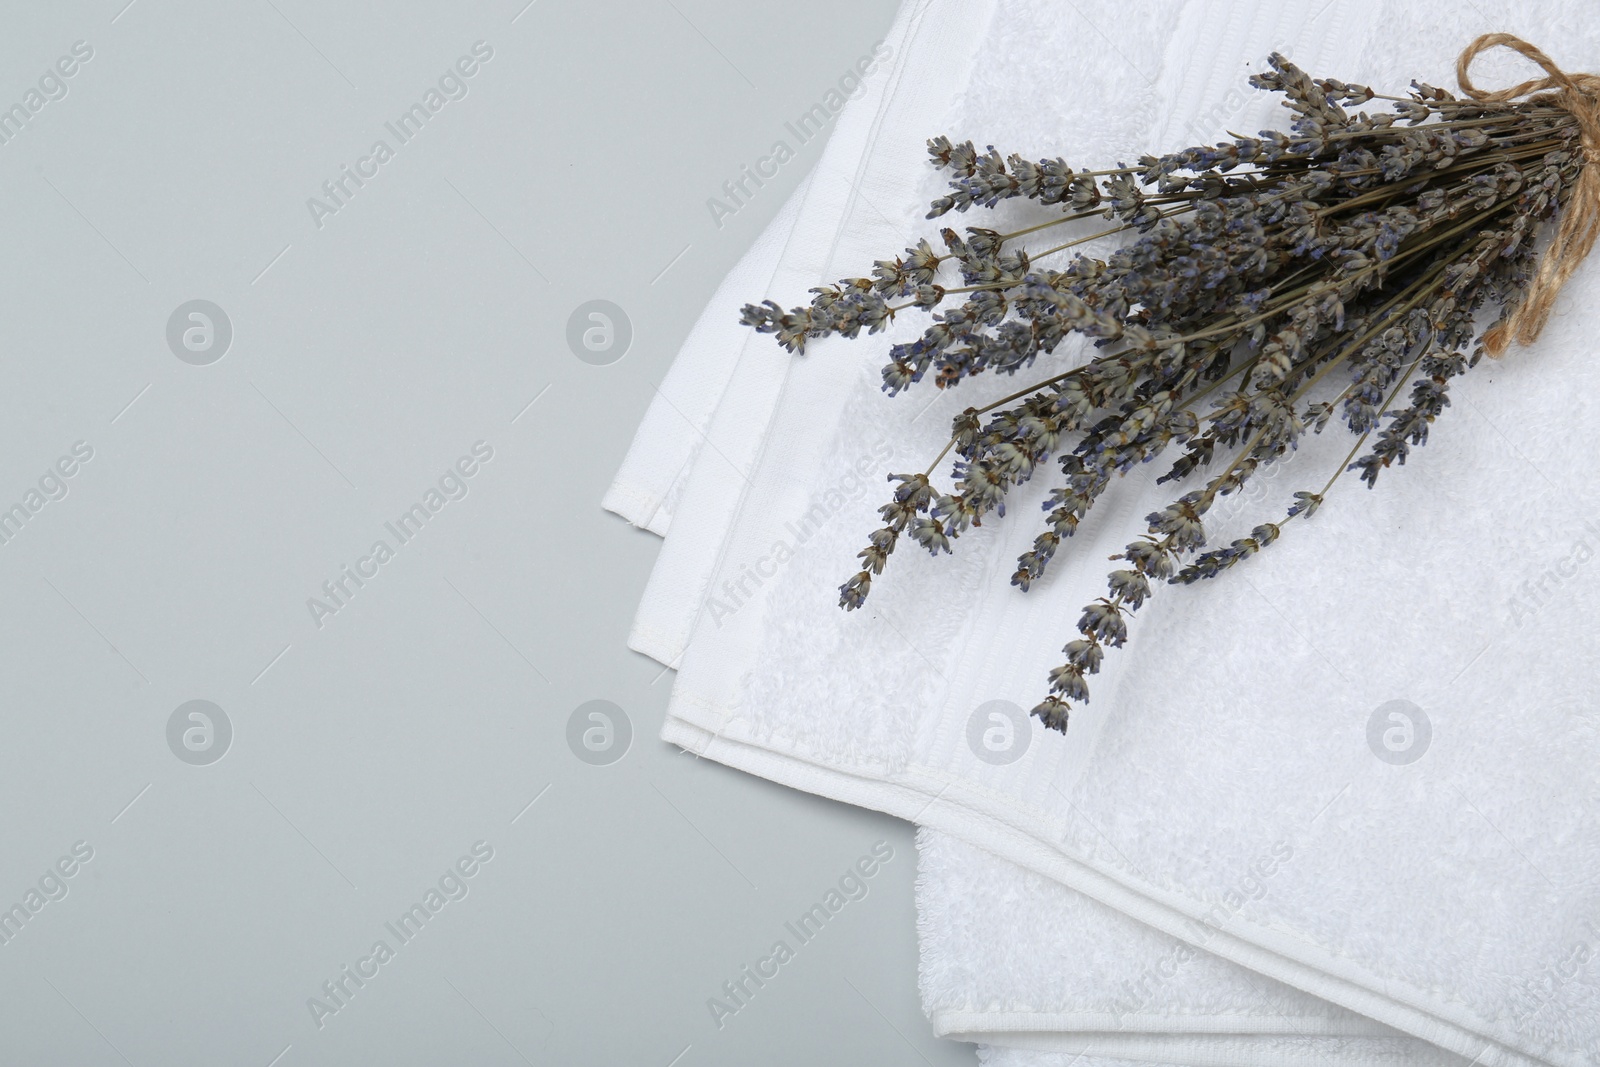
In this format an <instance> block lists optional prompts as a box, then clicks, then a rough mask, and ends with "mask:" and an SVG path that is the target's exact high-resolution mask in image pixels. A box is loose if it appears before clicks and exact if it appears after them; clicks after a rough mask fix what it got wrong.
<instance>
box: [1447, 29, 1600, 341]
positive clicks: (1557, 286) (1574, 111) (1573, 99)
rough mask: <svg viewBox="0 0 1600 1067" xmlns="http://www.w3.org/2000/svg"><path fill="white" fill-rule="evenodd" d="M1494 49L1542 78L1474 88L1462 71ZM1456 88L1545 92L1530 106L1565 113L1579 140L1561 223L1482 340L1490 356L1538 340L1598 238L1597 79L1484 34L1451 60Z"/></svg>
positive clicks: (1479, 93) (1487, 96) (1497, 94)
mask: <svg viewBox="0 0 1600 1067" xmlns="http://www.w3.org/2000/svg"><path fill="white" fill-rule="evenodd" d="M1498 47H1504V48H1509V49H1511V50H1513V51H1515V52H1520V53H1521V54H1522V55H1524V56H1527V57H1528V58H1529V59H1531V60H1533V61H1534V62H1535V63H1537V64H1539V66H1541V67H1543V68H1544V70H1545V73H1546V75H1547V77H1544V78H1536V79H1533V80H1531V81H1525V82H1523V83H1521V84H1520V85H1513V86H1511V87H1510V88H1509V89H1496V90H1494V91H1493V92H1486V91H1484V90H1482V89H1479V88H1478V87H1477V86H1475V85H1473V84H1472V79H1471V78H1469V77H1468V76H1467V68H1468V67H1470V66H1472V61H1473V60H1474V59H1476V58H1477V57H1478V55H1479V54H1480V53H1482V52H1486V51H1488V50H1489V49H1491V48H1498ZM1456 84H1458V85H1459V86H1460V87H1461V91H1462V92H1463V93H1466V94H1467V95H1468V96H1470V97H1471V98H1472V99H1474V100H1478V101H1481V102H1483V103H1509V102H1511V101H1513V100H1515V99H1517V98H1518V97H1521V96H1528V95H1529V94H1532V93H1547V94H1548V95H1546V96H1543V97H1539V98H1537V100H1536V102H1539V103H1548V104H1550V105H1552V106H1555V107H1559V108H1562V109H1564V110H1566V111H1567V112H1568V113H1570V114H1571V115H1572V117H1573V119H1574V120H1576V121H1577V123H1578V130H1579V133H1580V134H1581V136H1582V139H1583V152H1584V156H1585V164H1584V168H1583V170H1582V171H1581V172H1580V173H1579V175H1578V180H1577V181H1576V182H1574V183H1573V186H1572V193H1571V195H1570V197H1569V198H1568V200H1567V203H1566V204H1565V205H1564V206H1563V210H1562V213H1561V222H1560V223H1559V225H1557V227H1556V232H1555V236H1554V237H1553V238H1552V239H1551V241H1550V247H1549V248H1547V249H1546V250H1545V253H1544V255H1543V256H1542V257H1541V258H1540V260H1539V270H1538V273H1537V274H1535V275H1534V279H1533V282H1532V283H1531V284H1530V285H1529V286H1528V292H1527V295H1526V296H1525V297H1524V298H1523V300H1522V303H1521V304H1519V305H1517V308H1516V310H1515V311H1513V312H1512V313H1511V315H1510V316H1509V317H1507V318H1506V319H1504V320H1502V321H1500V322H1497V323H1495V325H1494V326H1492V327H1490V328H1489V329H1488V330H1487V331H1485V333H1484V335H1483V347H1484V348H1485V349H1486V350H1487V351H1488V353H1489V354H1490V355H1491V356H1499V355H1500V354H1501V353H1502V352H1504V351H1505V348H1506V345H1507V344H1508V343H1509V342H1511V341H1516V342H1517V343H1518V344H1521V345H1527V344H1532V343H1533V342H1534V341H1536V340H1537V339H1538V337H1539V331H1540V330H1543V329H1544V324H1545V322H1546V320H1548V319H1549V318H1550V309H1551V308H1552V307H1553V306H1554V305H1555V302H1556V297H1557V296H1559V295H1560V293H1561V287H1562V286H1563V285H1565V284H1566V281H1567V279H1568V278H1569V277H1571V276H1572V272H1573V271H1575V270H1577V269H1578V264H1579V263H1581V262H1583V257H1585V256H1587V255H1588V254H1589V250H1590V249H1591V248H1593V247H1594V242H1595V238H1596V237H1597V236H1600V75H1596V74H1568V73H1567V72H1566V71H1564V70H1562V69H1561V68H1560V67H1558V66H1556V64H1555V61H1554V60H1552V59H1551V58H1550V57H1549V56H1547V55H1545V54H1544V53H1543V52H1541V51H1540V50H1539V49H1537V48H1535V47H1534V46H1533V45H1531V44H1529V43H1528V42H1527V41H1524V40H1523V39H1522V38H1520V37H1518V36H1516V35H1515V34H1510V33H1486V34H1484V35H1483V36H1481V37H1479V38H1478V39H1477V40H1475V41H1473V42H1472V43H1471V44H1469V45H1467V47H1466V48H1465V49H1463V50H1462V52H1461V57H1460V58H1459V59H1457V60H1456Z"/></svg>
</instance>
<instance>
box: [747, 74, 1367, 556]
mask: <svg viewBox="0 0 1600 1067" xmlns="http://www.w3.org/2000/svg"><path fill="white" fill-rule="evenodd" d="M1314 69H1316V68H1314ZM1328 73H1334V74H1347V72H1346V71H1335V70H1329V71H1328ZM1018 147H1022V146H1018ZM777 295H781V294H777ZM817 351H819V352H820V351H822V347H821V346H819V347H818V349H817ZM1030 536H1031V534H1030ZM896 562H898V561H896Z"/></svg>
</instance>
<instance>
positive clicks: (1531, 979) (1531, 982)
mask: <svg viewBox="0 0 1600 1067" xmlns="http://www.w3.org/2000/svg"><path fill="white" fill-rule="evenodd" d="M1502 26H1504V22H1502ZM1454 29H1459V27H1453V32H1454ZM1397 38H1398V37H1397ZM1336 74H1346V72H1344V70H1339V72H1336ZM1355 77H1358V75H1355ZM821 350H822V349H821V347H819V350H818V352H821ZM834 352H837V349H835V350H830V352H829V355H832V354H834ZM811 358H816V357H814V355H813V357H811ZM1429 459H1432V461H1434V462H1440V461H1438V459H1435V458H1429ZM802 510H805V509H802ZM1320 523H1322V520H1320V518H1318V525H1320ZM837 525H840V523H837V522H835V526H837ZM861 528H866V526H861ZM1030 533H1032V531H1027V536H1029V537H1030ZM1118 536H1120V534H1118ZM1123 539H1125V537H1123ZM1275 552H1278V549H1275ZM896 563H899V561H896ZM798 566H800V563H795V565H794V566H792V568H790V569H795V568H798ZM824 581H826V582H829V584H832V582H837V576H834V574H830V576H827V579H824ZM1058 584H1059V581H1058ZM1096 584H1098V576H1096ZM1179 592H1186V590H1179ZM875 597H878V593H875ZM1170 600H1171V597H1170ZM1050 638H1051V641H1053V643H1059V640H1061V637H1059V633H1053V635H1050ZM1046 659H1048V657H1046ZM1102 688H1104V686H1102ZM1021 696H1024V697H1026V696H1027V694H1026V693H1024V694H1021ZM773 721H776V720H773ZM1080 726H1082V723H1080ZM1078 733H1080V734H1082V733H1083V731H1082V729H1080V731H1078ZM835 747H837V745H835ZM891 752H893V749H891ZM830 755H832V753H830ZM846 755H854V753H850V752H846ZM896 755H898V753H896ZM851 761H854V760H845V763H846V765H848V763H851ZM1083 851H1085V853H1093V848H1088V849H1083ZM1565 960H1566V957H1562V961H1565ZM1523 979H1525V981H1526V984H1528V989H1534V987H1536V985H1538V982H1539V976H1538V974H1533V976H1523ZM1581 984H1582V976H1578V977H1574V979H1568V981H1566V987H1573V985H1581ZM1563 989H1565V987H1563ZM1530 995H1533V993H1530ZM1554 997H1555V993H1552V997H1550V1003H1552V1011H1550V1013H1542V1011H1541V1013H1534V1021H1536V1016H1538V1014H1554V1016H1557V1017H1558V1013H1557V1011H1555V1009H1554ZM1536 1003H1539V1005H1542V1003H1546V1001H1539V1000H1538V998H1536ZM1514 1029H1515V1027H1514Z"/></svg>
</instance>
